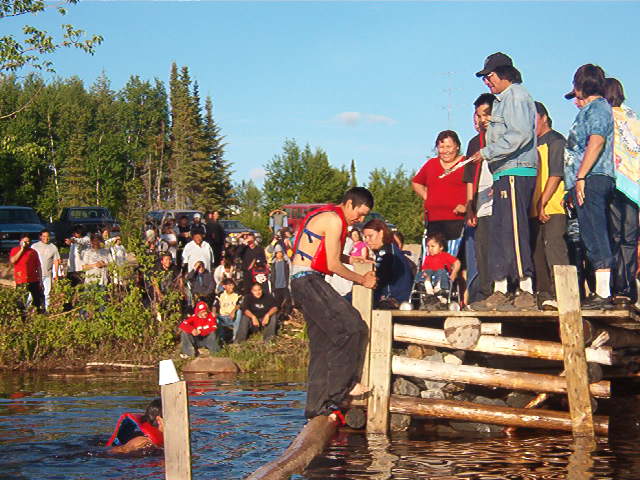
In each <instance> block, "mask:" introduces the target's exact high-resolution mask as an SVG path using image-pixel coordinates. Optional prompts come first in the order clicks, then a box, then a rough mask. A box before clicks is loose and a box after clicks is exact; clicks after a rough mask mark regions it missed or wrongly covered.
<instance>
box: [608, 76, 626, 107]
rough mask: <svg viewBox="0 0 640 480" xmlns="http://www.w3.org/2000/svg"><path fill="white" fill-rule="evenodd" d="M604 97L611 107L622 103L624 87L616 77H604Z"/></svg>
mask: <svg viewBox="0 0 640 480" xmlns="http://www.w3.org/2000/svg"><path fill="white" fill-rule="evenodd" d="M604 98H606V99H607V102H609V104H610V105H611V106H612V107H619V106H620V105H622V104H623V103H624V88H623V87H622V83H620V81H619V80H618V79H617V78H613V77H609V78H605V79H604Z"/></svg>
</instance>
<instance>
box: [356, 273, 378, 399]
mask: <svg viewBox="0 0 640 480" xmlns="http://www.w3.org/2000/svg"><path fill="white" fill-rule="evenodd" d="M372 268H373V265H371V264H370V263H356V264H355V265H354V269H355V271H356V273H359V274H360V275H364V274H365V273H367V272H369V271H371V269H372ZM351 295H352V297H351V304H352V305H353V307H354V308H355V309H356V310H358V312H360V316H361V317H362V320H364V323H366V324H367V328H368V329H369V338H368V340H367V347H366V350H365V352H364V362H363V364H362V376H361V378H360V383H362V385H365V386H369V356H370V345H371V309H372V308H373V290H371V289H370V288H365V287H363V286H362V285H356V284H354V285H353V291H352V294H351ZM352 404H353V405H362V406H364V405H366V402H364V401H357V400H354V401H353V402H352Z"/></svg>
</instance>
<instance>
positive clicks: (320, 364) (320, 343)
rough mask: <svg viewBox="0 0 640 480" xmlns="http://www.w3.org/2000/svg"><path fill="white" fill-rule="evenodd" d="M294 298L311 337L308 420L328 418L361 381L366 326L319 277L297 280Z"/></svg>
mask: <svg viewBox="0 0 640 480" xmlns="http://www.w3.org/2000/svg"><path fill="white" fill-rule="evenodd" d="M291 294H292V296H293V300H294V302H295V304H296V305H297V306H298V307H300V308H301V309H302V313H303V315H304V319H305V321H306V323H307V331H308V335H309V350H310V360H309V374H308V379H307V382H308V384H309V386H308V390H307V404H306V407H305V416H306V417H307V418H313V417H316V416H318V415H329V414H330V413H331V412H332V411H333V410H335V409H336V408H338V407H340V405H341V404H342V403H343V401H344V400H345V399H346V397H347V395H348V393H349V391H350V390H351V389H352V388H353V386H354V385H355V384H356V383H357V382H359V381H360V376H361V375H362V362H363V360H364V350H365V347H366V342H367V339H368V330H367V325H366V324H365V323H364V321H363V320H362V317H360V313H359V312H358V311H357V310H356V309H355V308H353V306H352V305H351V304H350V303H349V302H347V301H346V300H345V299H344V298H342V297H341V296H340V295H339V294H338V293H337V292H336V291H335V290H334V289H333V287H331V285H329V284H328V283H327V282H326V281H325V280H324V276H322V275H320V274H315V273H314V274H311V275H307V276H304V277H299V278H294V279H293V280H292V281H291Z"/></svg>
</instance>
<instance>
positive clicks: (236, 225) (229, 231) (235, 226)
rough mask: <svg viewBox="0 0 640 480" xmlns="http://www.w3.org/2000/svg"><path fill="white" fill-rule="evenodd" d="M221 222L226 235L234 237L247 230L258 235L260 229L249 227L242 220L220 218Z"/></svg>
mask: <svg viewBox="0 0 640 480" xmlns="http://www.w3.org/2000/svg"><path fill="white" fill-rule="evenodd" d="M220 224H221V225H222V228H223V229H224V235H225V237H231V238H233V237H237V236H239V235H240V234H241V233H245V232H251V233H253V234H255V235H256V236H257V235H258V231H257V230H254V229H253V228H249V227H247V226H246V225H245V224H243V223H242V222H241V221H240V220H220Z"/></svg>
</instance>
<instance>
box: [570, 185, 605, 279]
mask: <svg viewBox="0 0 640 480" xmlns="http://www.w3.org/2000/svg"><path fill="white" fill-rule="evenodd" d="M613 189H614V185H613V178H611V177H608V176H606V175H591V176H590V177H587V179H586V180H585V189H584V191H585V199H584V204H582V206H579V205H578V201H577V199H576V190H575V188H572V189H571V192H570V194H571V198H572V200H573V204H574V206H575V208H576V212H577V213H578V224H579V225H580V236H581V237H582V243H583V244H584V248H585V250H586V251H587V259H588V260H589V263H591V266H592V267H593V269H594V270H600V269H607V268H611V267H612V266H613V254H612V253H611V239H610V238H611V237H610V235H609V218H608V217H609V205H610V204H611V201H612V196H613Z"/></svg>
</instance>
